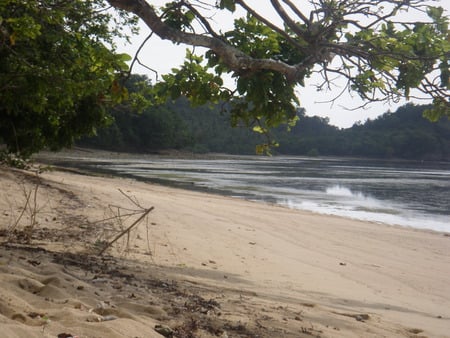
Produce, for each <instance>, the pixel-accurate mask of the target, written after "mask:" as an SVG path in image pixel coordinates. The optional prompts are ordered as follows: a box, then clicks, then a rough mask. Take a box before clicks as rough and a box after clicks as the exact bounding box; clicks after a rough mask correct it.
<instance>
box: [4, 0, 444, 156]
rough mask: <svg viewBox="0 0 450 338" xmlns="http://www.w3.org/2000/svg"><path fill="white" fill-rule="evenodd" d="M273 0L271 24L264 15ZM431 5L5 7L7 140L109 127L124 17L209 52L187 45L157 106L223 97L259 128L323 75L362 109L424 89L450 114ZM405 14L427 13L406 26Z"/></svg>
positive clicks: (55, 138)
mask: <svg viewBox="0 0 450 338" xmlns="http://www.w3.org/2000/svg"><path fill="white" fill-rule="evenodd" d="M161 2H162V3H163V6H159V7H157V6H156V3H161ZM250 2H253V5H250V4H249V3H250ZM107 3H109V4H110V5H112V6H113V8H115V9H117V13H115V12H112V11H110V10H109V8H108V6H107ZM255 3H256V4H255ZM269 3H270V6H271V10H272V12H273V14H274V16H275V19H272V18H269V17H268V16H265V15H264V13H262V12H260V11H259V8H260V7H262V6H261V4H269ZM433 3H434V1H431V0H430V1H423V0H377V1H370V0H309V1H301V2H300V1H292V0H281V1H280V0H270V1H267V2H264V3H263V2H261V1H259V0H258V1H257V2H256V1H253V0H247V1H245V0H215V1H209V2H208V1H200V0H190V1H189V0H178V1H156V0H155V1H150V0H149V1H145V0H90V1H82V0H75V1H65V0H48V1H38V0H30V1H26V2H25V1H21V0H4V1H2V2H1V4H0V62H1V63H0V67H1V68H0V75H1V77H0V90H1V97H0V100H1V101H0V103H1V106H0V114H1V117H0V118H1V120H0V123H1V125H0V128H1V130H0V131H1V132H2V134H1V136H2V138H3V141H5V142H6V143H7V144H8V145H9V146H10V148H13V149H15V150H16V151H19V150H20V151H25V149H28V150H29V151H34V150H36V149H39V148H41V147H43V146H51V147H60V146H61V145H64V144H69V143H70V142H71V141H72V140H73V138H74V137H76V136H77V135H79V134H82V133H92V132H93V131H94V130H93V128H94V127H95V126H96V125H98V124H101V123H103V122H104V121H105V120H106V119H107V116H106V115H105V114H104V109H103V107H104V104H105V103H106V102H111V101H114V100H113V98H114V97H115V98H116V99H117V98H119V99H120V97H122V96H124V95H123V94H124V92H123V91H122V90H121V86H120V85H119V84H118V82H117V81H115V79H116V77H115V75H116V73H117V72H119V73H120V72H121V71H123V70H124V64H123V61H124V59H123V58H122V59H121V57H120V56H119V55H117V54H116V53H115V50H114V45H113V44H112V40H113V38H114V37H115V36H117V35H121V33H120V28H122V27H125V26H127V25H128V24H129V23H130V19H129V18H127V17H126V16H125V13H133V14H135V15H136V17H138V18H140V19H142V20H143V21H144V22H145V24H146V25H147V26H148V27H150V28H151V30H152V34H156V35H158V36H159V37H161V38H162V39H168V40H171V41H173V42H174V43H176V44H186V45H189V46H193V47H203V49H202V50H203V51H204V53H203V54H202V55H198V54H196V53H195V52H196V51H197V50H198V49H194V48H193V49H192V50H188V52H187V55H186V61H185V62H184V64H182V65H181V66H179V67H178V68H174V69H173V72H172V73H171V74H166V75H164V76H163V81H161V82H159V83H157V84H155V86H154V95H153V97H152V100H153V103H161V102H165V101H166V100H167V98H168V97H170V98H176V97H179V96H186V97H188V98H189V99H190V100H191V102H192V103H194V104H198V105H200V104H204V103H206V102H216V103H217V102H226V103H227V104H226V105H225V106H226V107H227V108H228V107H229V112H230V116H231V123H232V124H233V125H237V124H239V123H242V122H243V123H244V124H245V125H248V126H252V127H253V129H254V130H255V131H260V132H264V131H266V130H267V128H270V127H273V126H276V125H278V124H280V123H288V124H290V125H292V124H293V123H294V122H295V120H296V109H297V108H298V105H299V100H298V97H297V89H298V88H299V86H300V87H301V86H304V85H305V80H306V79H307V78H308V77H310V76H311V75H312V74H314V73H318V74H320V75H321V76H322V78H323V83H322V84H321V85H319V86H318V90H325V89H327V88H329V87H331V86H332V85H333V83H334V82H335V81H336V79H337V78H341V79H344V80H345V82H346V83H345V88H344V89H343V90H349V91H352V92H355V93H357V94H358V95H360V96H361V97H362V98H363V99H365V100H366V101H367V102H373V101H398V100H399V99H400V98H402V97H406V98H410V97H413V96H414V95H418V94H416V93H419V94H424V95H426V96H427V97H428V98H430V99H432V100H433V109H430V110H429V111H428V113H427V115H428V117H429V118H430V119H433V120H437V119H439V118H440V117H441V116H448V117H450V103H449V101H450V95H449V90H448V88H449V74H450V71H449V59H450V37H449V33H448V18H447V17H446V16H445V14H444V11H443V9H442V8H439V7H433V6H431V4H433ZM406 12H408V13H412V12H419V13H422V14H424V15H425V14H426V15H427V16H428V18H427V19H421V20H412V21H408V19H405V15H404V13H406ZM216 13H219V14H223V13H226V14H224V15H225V16H224V17H225V18H231V19H234V23H233V25H232V28H230V29H227V28H224V27H227V26H224V25H223V20H222V17H220V19H217V20H216V19H215V14H216ZM242 13H243V14H242ZM121 18H122V21H121V22H115V23H114V22H113V23H114V24H111V23H112V21H114V20H116V21H120V19H121ZM111 27H113V28H111ZM111 47H112V48H111ZM135 60H137V59H135ZM225 76H231V77H233V78H234V79H235V86H233V87H232V88H226V87H225V85H224V81H223V78H224V77H225ZM300 98H301V97H300ZM31 140H32V141H31Z"/></svg>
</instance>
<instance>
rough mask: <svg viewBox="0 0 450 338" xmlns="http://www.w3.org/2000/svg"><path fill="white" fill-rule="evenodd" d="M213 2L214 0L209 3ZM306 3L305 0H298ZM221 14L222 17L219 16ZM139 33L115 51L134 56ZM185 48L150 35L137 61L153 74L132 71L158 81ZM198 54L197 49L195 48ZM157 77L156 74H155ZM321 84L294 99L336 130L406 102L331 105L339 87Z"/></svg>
mask: <svg viewBox="0 0 450 338" xmlns="http://www.w3.org/2000/svg"><path fill="white" fill-rule="evenodd" d="M211 1H214V2H215V0H211ZM302 1H304V2H305V3H307V1H306V0H302ZM149 2H150V3H152V4H155V3H156V4H158V3H164V2H165V1H162V0H156V1H149ZM252 2H254V3H255V4H257V6H256V7H255V8H258V10H259V11H260V12H261V13H263V14H264V15H265V16H266V17H269V18H274V22H277V20H276V16H275V15H274V14H273V13H271V9H270V6H271V5H270V1H268V0H265V1H264V2H263V1H262V0H248V1H247V3H249V4H251V3H252ZM436 4H437V5H439V6H441V7H443V8H444V9H445V11H446V13H447V15H449V13H450V1H448V0H442V1H440V2H436ZM222 15H225V14H222ZM404 15H405V17H406V18H407V19H408V20H413V19H417V18H418V17H417V16H416V15H415V14H412V13H405V14H404ZM229 19H230V18H229V17H219V16H216V17H214V18H213V20H214V21H215V23H216V25H217V26H218V27H220V28H222V29H226V28H227V24H226V22H231V20H229ZM140 27H141V28H140V33H139V35H137V36H134V37H132V40H131V44H129V45H123V44H119V45H118V47H119V50H120V51H121V52H125V53H128V54H130V55H131V56H134V55H135V53H136V51H137V49H138V48H139V46H140V45H141V43H142V42H143V41H144V39H145V38H146V37H147V36H148V35H149V34H150V32H151V31H150V29H149V28H148V27H146V26H145V24H143V23H142V24H141V25H140ZM186 48H191V47H190V46H186V45H174V44H173V43H172V42H170V41H166V40H161V39H159V38H158V37H157V36H156V35H153V36H152V37H151V38H150V39H149V41H148V42H147V43H146V44H145V45H144V47H143V48H142V50H141V52H140V53H139V60H140V61H141V62H142V63H143V64H145V65H146V66H147V67H150V68H152V69H153V70H154V71H150V70H148V69H147V68H144V67H142V66H139V65H138V64H136V65H135V67H134V68H133V72H134V73H138V74H146V75H147V76H148V77H149V78H150V79H152V82H153V83H154V82H155V81H158V80H160V79H161V75H162V74H165V73H168V72H170V70H171V69H172V68H176V67H178V66H179V65H181V64H182V63H183V61H184V55H185V51H186ZM198 51H199V53H200V54H201V49H198ZM156 74H157V75H156ZM319 82H321V79H320V78H318V77H312V78H310V79H308V80H307V81H306V85H305V87H298V89H297V96H298V98H299V100H300V105H301V106H302V107H303V108H305V109H306V114H307V115H309V116H313V115H317V116H321V117H325V118H328V119H329V122H330V124H333V125H335V126H338V127H340V128H348V127H351V126H352V125H353V124H355V123H358V122H362V123H364V122H365V121H366V120H367V119H374V118H376V117H377V116H379V115H381V114H383V113H385V112H387V111H395V110H396V109H397V108H398V107H399V106H402V105H404V104H405V103H407V101H401V102H399V103H397V104H390V105H389V104H387V103H371V104H369V105H368V106H366V107H364V108H361V106H362V105H363V104H364V103H365V102H363V101H362V100H361V99H359V97H358V96H357V94H356V93H353V94H352V95H351V94H349V93H347V92H346V93H345V94H344V95H342V96H340V97H339V99H338V100H336V101H335V102H333V103H331V102H329V101H330V100H331V99H333V98H335V97H336V96H337V95H338V94H339V93H340V92H341V91H342V85H339V83H338V82H337V83H336V84H337V85H336V86H335V87H334V88H333V89H332V91H328V92H327V91H320V92H318V91H317V90H316V88H315V86H314V84H317V83H319ZM410 102H413V103H417V104H426V103H429V102H430V101H423V100H420V101H410Z"/></svg>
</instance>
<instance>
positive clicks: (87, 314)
mask: <svg viewBox="0 0 450 338" xmlns="http://www.w3.org/2000/svg"><path fill="white" fill-rule="evenodd" d="M0 170H1V171H0V188H1V189H0V242H1V243H2V244H1V245H0V284H1V288H0V328H1V330H2V333H1V336H2V337H57V336H58V335H60V337H64V335H61V334H63V333H66V334H67V335H66V336H69V335H70V334H71V335H74V336H75V335H76V336H78V337H162V336H167V337H169V336H173V337H311V336H315V337H450V237H449V235H448V234H444V233H439V232H431V231H424V230H416V229H408V228H401V227H396V226H387V225H383V224H375V223H369V222H361V221H356V220H351V219H347V218H340V217H335V216H324V215H318V214H314V213H308V212H303V211H298V210H291V209H287V208H283V207H278V206H274V205H269V204H264V203H256V202H249V201H244V200H240V199H235V198H231V197H223V196H217V195H210V194H206V193H199V192H193V191H187V190H179V189H174V188H168V187H164V186H159V185H154V184H148V183H144V182H138V181H135V180H130V179H122V178H112V177H101V176H92V175H83V174H79V173H75V172H69V171H62V170H53V171H47V172H43V173H41V174H40V175H39V178H37V176H36V174H33V173H29V172H24V171H19V170H11V169H7V168H4V167H1V168H0ZM36 187H37V189H36ZM28 197H29V198H28ZM27 198H28V203H27V202H26V201H27ZM133 201H134V202H133ZM136 204H139V206H140V207H142V208H143V209H148V208H150V207H154V210H152V211H151V212H149V214H148V217H147V218H145V219H144V220H143V222H141V223H139V224H137V225H136V226H135V227H133V228H132V231H131V232H130V233H129V235H125V236H123V237H121V238H120V239H119V240H118V241H117V242H115V243H114V244H113V245H112V246H111V247H110V248H108V249H107V250H106V252H105V253H104V254H103V255H102V256H99V255H98V253H99V251H100V250H101V249H102V248H104V247H105V244H106V243H108V242H110V241H111V240H112V239H113V238H114V237H115V236H117V235H118V234H120V233H121V231H122V230H123V229H125V228H126V227H128V226H130V225H132V224H133V222H134V220H136V219H137V218H138V217H139V215H134V216H132V217H129V218H128V219H122V222H119V221H118V219H117V218H112V217H115V216H117V215H118V214H119V213H120V214H121V215H124V214H126V213H127V212H129V211H127V210H129V209H133V210H134V209H139V207H138V206H137V205H136ZM24 206H26V208H25V210H24ZM22 211H23V213H22ZM21 215H22V216H21ZM18 219H19V222H18V223H17V224H16V222H17V220H18ZM121 229H122V230H121ZM155 328H156V329H155ZM158 332H159V333H158ZM160 333H161V334H162V335H161V334H160Z"/></svg>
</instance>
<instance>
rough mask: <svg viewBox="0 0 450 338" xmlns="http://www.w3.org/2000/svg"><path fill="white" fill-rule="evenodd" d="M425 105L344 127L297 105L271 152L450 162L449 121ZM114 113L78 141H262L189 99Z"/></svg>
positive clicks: (242, 147)
mask: <svg viewBox="0 0 450 338" xmlns="http://www.w3.org/2000/svg"><path fill="white" fill-rule="evenodd" d="M129 90H130V88H129ZM429 108H430V106H416V105H412V104H408V105H405V106H403V107H400V108H399V109H398V110H397V111H396V112H387V113H385V114H383V115H381V116H380V117H378V118H377V119H375V120H368V121H367V122H366V123H364V124H360V123H359V124H355V125H354V126H353V127H351V128H347V129H339V128H337V127H335V126H332V125H330V124H329V120H328V119H327V118H321V117H318V116H307V115H306V114H305V111H304V110H303V109H297V112H296V115H297V117H298V118H299V123H298V124H297V125H295V126H294V127H292V128H291V130H290V131H287V130H286V128H285V127H278V128H274V129H273V130H272V134H273V135H272V137H273V138H274V139H275V140H277V141H278V142H279V147H277V148H274V149H273V151H274V152H276V154H284V155H301V156H351V157H374V158H403V159H425V160H450V121H449V120H448V119H446V118H441V119H440V120H439V121H437V122H436V123H431V122H430V121H429V120H427V119H425V118H423V116H422V114H423V112H424V111H425V110H427V109H429ZM117 114H118V115H117ZM112 115H113V116H115V121H114V123H113V124H112V125H111V126H110V127H108V128H107V129H104V130H100V131H99V133H98V136H97V137H95V138H90V139H84V140H83V141H82V143H79V144H80V145H83V146H91V147H97V148H102V149H108V150H116V151H127V152H147V153H148V152H159V151H161V150H165V149H180V150H184V151H190V152H195V153H208V152H216V153H228V154H243V155H254V154H255V149H256V148H257V146H258V145H260V144H263V143H264V142H265V140H264V138H263V137H262V135H261V134H258V133H253V132H251V130H249V129H248V128H245V127H242V128H233V127H231V125H230V116H229V115H227V114H223V112H222V107H221V105H216V106H215V107H212V106H210V105H203V106H198V107H194V108H193V107H191V106H190V104H189V102H188V100H186V99H177V100H175V101H174V102H167V103H166V104H164V105H161V106H160V107H159V108H155V107H152V108H148V109H146V110H144V112H143V113H142V114H132V113H130V112H124V111H122V112H118V111H116V112H113V113H112ZM158 121H159V122H158Z"/></svg>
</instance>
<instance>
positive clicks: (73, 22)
mask: <svg viewBox="0 0 450 338" xmlns="http://www.w3.org/2000/svg"><path fill="white" fill-rule="evenodd" d="M105 5H106V4H105V2H104V1H102V0H93V1H81V0H78V1H65V0H52V1H37V0H30V1H21V0H4V1H2V2H1V3H0V138H1V140H0V141H3V142H4V143H6V145H7V147H8V150H9V151H10V152H15V153H18V154H20V155H23V156H27V155H29V154H31V153H33V152H36V151H38V150H40V149H42V148H44V147H49V148H51V149H58V148H61V147H63V146H69V145H71V144H72V143H73V141H74V140H75V139H76V138H78V137H80V136H81V135H84V134H94V133H95V131H96V128H97V127H98V126H102V125H105V124H107V123H108V121H109V118H108V116H107V114H106V112H105V107H106V106H107V105H110V104H113V103H115V102H118V101H120V100H121V99H123V97H124V95H126V92H124V91H123V90H122V88H121V86H120V84H119V82H118V77H117V76H118V74H120V73H121V72H124V71H126V70H127V69H128V66H127V64H126V61H127V60H129V57H128V56H127V55H123V54H118V53H116V52H115V46H114V42H113V41H114V38H115V37H121V36H122V37H123V36H124V34H123V33H122V27H123V25H124V24H125V25H133V24H134V22H135V19H129V18H128V16H127V15H125V14H124V13H122V14H120V13H119V14H117V15H116V14H113V13H109V12H107V11H104V9H103V8H104V7H105ZM114 22H115V23H116V24H117V25H114V26H113V25H112V24H113V23H114Z"/></svg>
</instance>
